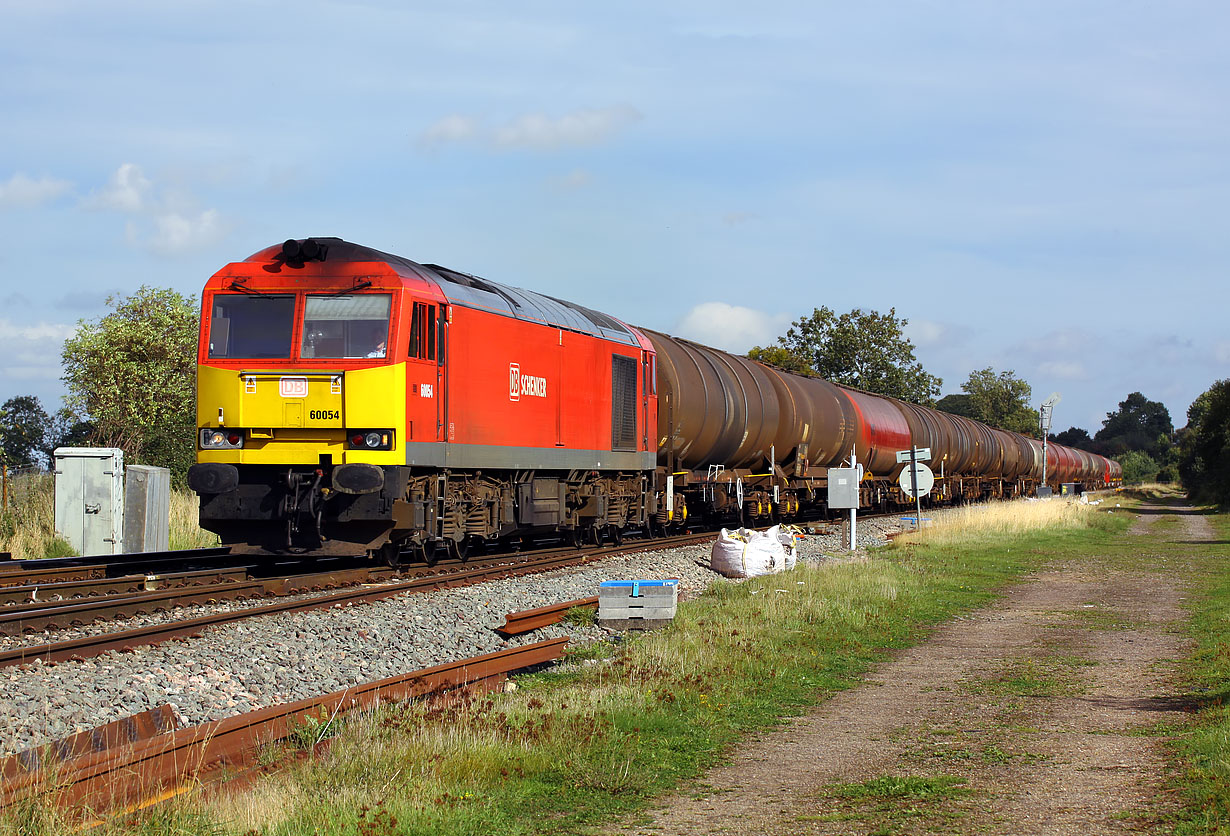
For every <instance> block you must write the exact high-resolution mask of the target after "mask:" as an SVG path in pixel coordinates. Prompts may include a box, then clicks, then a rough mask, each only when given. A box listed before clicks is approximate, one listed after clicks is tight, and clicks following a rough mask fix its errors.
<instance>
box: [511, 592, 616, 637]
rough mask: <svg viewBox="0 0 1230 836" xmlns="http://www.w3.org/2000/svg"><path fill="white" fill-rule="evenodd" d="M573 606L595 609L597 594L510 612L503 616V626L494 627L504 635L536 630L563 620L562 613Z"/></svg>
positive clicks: (515, 634)
mask: <svg viewBox="0 0 1230 836" xmlns="http://www.w3.org/2000/svg"><path fill="white" fill-rule="evenodd" d="M573 607H585V608H587V609H597V608H598V596H597V595H594V596H592V597H590V598H578V599H576V600H575V601H564V602H562V603H559V604H547V605H546V606H545V607H535V608H534V609H532V610H520V611H518V612H510V613H509V614H508V615H506V616H504V624H503V626H500V627H496V628H495V629H496V632H499V633H503V634H504V635H506V636H517V635H520V634H521V633H528V632H529V631H530V630H538V629H541V628H543V627H548V626H550V625H552V624H558V623H559V622H561V621H563V620H564V613H566V612H568V610H570V609H572V608H573Z"/></svg>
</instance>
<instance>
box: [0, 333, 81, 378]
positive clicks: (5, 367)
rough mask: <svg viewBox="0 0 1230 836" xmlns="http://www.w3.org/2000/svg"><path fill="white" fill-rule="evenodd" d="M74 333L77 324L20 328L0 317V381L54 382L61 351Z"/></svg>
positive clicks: (58, 374) (58, 367) (58, 369)
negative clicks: (65, 341)
mask: <svg viewBox="0 0 1230 836" xmlns="http://www.w3.org/2000/svg"><path fill="white" fill-rule="evenodd" d="M76 330H77V326H76V325H64V324H61V323H57V322H39V323H36V324H33V325H21V324H18V323H16V322H12V321H10V320H8V319H3V318H0V379H8V380H22V381H26V380H55V379H56V378H58V377H59V376H60V349H61V347H62V346H63V345H64V340H66V339H67V338H69V337H71V336H72V335H73V334H74V333H75V332H76Z"/></svg>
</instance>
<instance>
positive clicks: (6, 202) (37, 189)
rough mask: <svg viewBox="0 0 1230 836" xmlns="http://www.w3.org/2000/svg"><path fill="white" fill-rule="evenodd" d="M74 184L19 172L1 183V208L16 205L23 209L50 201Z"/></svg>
mask: <svg viewBox="0 0 1230 836" xmlns="http://www.w3.org/2000/svg"><path fill="white" fill-rule="evenodd" d="M72 187H73V184H72V183H70V182H69V181H67V180H56V179H55V178H52V177H40V178H39V179H37V180H35V179H33V178H31V177H27V176H26V175H25V174H23V173H22V172H20V171H19V172H17V173H16V174H14V175H13V176H12V177H10V178H9V180H8V182H7V183H3V184H0V208H4V207H9V206H14V207H21V208H23V209H25V208H30V207H32V206H41V205H42V204H44V203H50V202H51V201H53V200H55V199H56V198H57V197H59V196H60V195H62V194H65V193H66V192H68V190H69V189H71V188H72Z"/></svg>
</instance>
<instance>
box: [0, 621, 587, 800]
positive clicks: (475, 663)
mask: <svg viewBox="0 0 1230 836" xmlns="http://www.w3.org/2000/svg"><path fill="white" fill-rule="evenodd" d="M567 643H568V640H567V639H553V640H550V641H544V642H537V643H535V644H530V645H525V646H522V647H515V648H509V649H508V650H502V651H499V652H497V653H487V654H483V655H482V656H474V657H471V658H469V659H462V660H459V661H457V662H449V663H446V664H443V665H435V666H433V667H430V668H423V669H421V670H417V671H413V672H411V673H408V674H403V675H401V676H394V677H389V678H388V679H381V680H378V681H376V682H368V683H365V684H362V685H356V686H354V687H352V688H346V689H344V690H341V691H335V692H333V693H331V694H326V695H324V696H322V697H314V698H311V699H306V700H300V701H299V702H294V703H289V704H286V705H278V706H273V707H271V708H262V709H257V710H256V711H251V712H248V713H246V714H240V715H238V716H235V717H230V718H227V719H225V720H214V721H211V722H208V723H203V724H201V725H199V726H193V727H191V728H187V729H181V730H179V731H173V732H169V733H167V734H161V735H158V736H156V737H152V738H149V739H147V740H142V741H137V742H136V743H133V744H132V745H131V746H123V747H120V748H118V749H111V750H108V751H105V752H99V753H95V754H89V755H85V756H84V757H81V758H77V759H76V760H73V761H70V762H67V763H63V764H57V765H56V766H55V767H53V768H51V769H48V770H46V771H43V770H37V771H35V772H31V773H28V774H25V775H18V776H16V777H15V778H13V779H10V780H8V781H6V782H5V783H3V784H0V808H5V807H8V806H11V805H12V804H14V803H16V802H18V801H21V800H22V799H25V798H29V797H31V796H33V795H37V794H42V793H46V792H48V791H49V790H52V791H54V793H55V797H56V799H57V801H59V802H60V803H62V804H71V803H78V802H83V801H85V802H89V803H90V804H92V805H95V806H99V805H101V806H104V807H114V806H116V805H121V804H129V803H132V802H134V801H137V802H139V801H140V799H143V798H145V799H148V798H150V797H151V796H155V797H156V796H157V795H158V794H159V793H165V791H166V790H170V791H171V792H172V793H174V792H175V791H176V790H177V789H178V788H181V787H183V786H185V785H186V784H189V783H191V782H195V781H197V780H199V779H201V777H202V775H205V774H207V773H208V772H209V771H211V770H213V769H217V768H218V767H222V766H225V767H226V768H227V769H228V770H229V769H235V768H242V767H243V766H245V765H246V764H248V763H251V762H253V761H254V759H255V756H256V754H257V753H258V752H259V750H260V749H261V747H263V746H266V745H268V744H269V743H274V742H277V741H281V740H285V739H287V738H289V737H291V736H292V735H293V734H294V733H295V730H296V729H297V728H299V727H300V726H301V725H302V724H303V723H304V722H305V720H306V719H307V718H309V717H310V718H312V719H314V720H317V721H319V719H320V718H322V717H330V718H332V717H335V716H337V715H338V714H341V713H344V712H348V711H353V710H355V709H358V708H364V707H367V706H371V705H375V704H377V703H379V702H382V701H383V702H393V701H402V700H406V699H412V698H415V697H424V696H431V695H434V694H441V693H444V692H447V691H449V690H455V689H458V688H473V687H482V686H486V687H488V688H490V687H492V686H493V685H494V684H495V683H497V682H502V681H503V680H504V679H505V678H506V677H507V675H508V674H509V673H511V672H513V671H516V670H521V669H523V668H528V667H533V666H535V665H541V664H545V663H547V662H551V661H554V660H556V659H558V658H560V656H561V655H562V654H563V650H564V646H565V645H566V644H567Z"/></svg>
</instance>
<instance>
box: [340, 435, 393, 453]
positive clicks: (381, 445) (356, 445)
mask: <svg viewBox="0 0 1230 836" xmlns="http://www.w3.org/2000/svg"><path fill="white" fill-rule="evenodd" d="M347 436H348V440H349V441H350V446H351V448H352V449H355V450H392V449H393V431H392V430H351V431H350V432H349V433H347Z"/></svg>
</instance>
